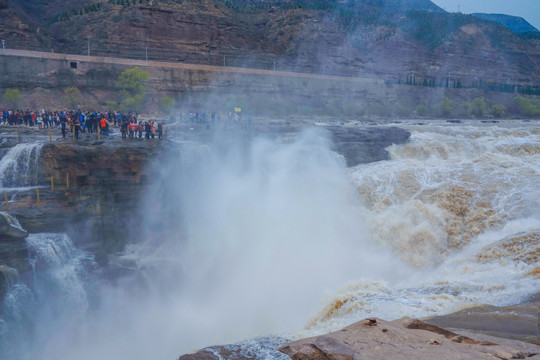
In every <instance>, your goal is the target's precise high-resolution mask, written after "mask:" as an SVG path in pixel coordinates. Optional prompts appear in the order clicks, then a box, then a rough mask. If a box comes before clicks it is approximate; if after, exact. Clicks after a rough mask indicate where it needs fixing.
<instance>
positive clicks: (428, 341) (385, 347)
mask: <svg viewBox="0 0 540 360" xmlns="http://www.w3.org/2000/svg"><path fill="white" fill-rule="evenodd" d="M473 336H474V335H473ZM473 336H471V335H468V336H465V335H462V334H458V333H455V332H452V331H449V330H446V329H442V328H440V327H438V326H435V325H432V324H429V323H426V322H423V321H420V320H415V319H410V318H403V319H400V320H395V321H392V322H388V321H384V320H381V319H366V320H363V321H360V322H358V323H356V324H353V325H351V326H348V327H346V328H344V329H342V330H340V331H337V332H334V333H331V334H328V335H323V336H318V337H313V338H308V339H304V340H299V341H295V342H292V343H290V344H288V345H285V346H283V347H281V348H280V349H279V350H280V351H281V352H283V353H285V354H287V355H289V357H290V358H291V359H293V360H338V359H339V360H349V359H351V360H352V359H355V360H359V359H370V360H377V359H415V360H422V359H426V360H427V359H430V360H431V359H440V360H444V359H448V360H451V359H452V360H453V359H457V358H459V359H470V360H473V359H475V360H481V359H525V358H534V357H537V356H539V354H540V346H537V345H533V344H527V343H523V342H520V341H514V340H506V339H498V338H495V337H490V336H487V335H482V336H481V338H480V339H475V338H474V337H473ZM499 340H502V341H499Z"/></svg>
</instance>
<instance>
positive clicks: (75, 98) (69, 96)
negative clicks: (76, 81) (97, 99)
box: [64, 86, 81, 109]
mask: <svg viewBox="0 0 540 360" xmlns="http://www.w3.org/2000/svg"><path fill="white" fill-rule="evenodd" d="M64 98H65V99H66V102H67V103H68V104H69V106H71V109H75V108H76V107H77V105H78V104H79V101H80V100H81V92H80V91H79V89H78V88H77V87H75V86H70V87H68V88H66V89H65V90H64Z"/></svg>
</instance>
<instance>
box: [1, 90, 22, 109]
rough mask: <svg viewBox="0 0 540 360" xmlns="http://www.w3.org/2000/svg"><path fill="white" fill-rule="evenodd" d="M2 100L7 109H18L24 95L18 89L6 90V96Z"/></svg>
mask: <svg viewBox="0 0 540 360" xmlns="http://www.w3.org/2000/svg"><path fill="white" fill-rule="evenodd" d="M2 100H3V101H4V104H6V105H7V107H10V108H16V107H17V106H19V104H20V102H21V100H22V95H21V92H20V91H19V90H17V89H6V91H4V95H3V96H2Z"/></svg>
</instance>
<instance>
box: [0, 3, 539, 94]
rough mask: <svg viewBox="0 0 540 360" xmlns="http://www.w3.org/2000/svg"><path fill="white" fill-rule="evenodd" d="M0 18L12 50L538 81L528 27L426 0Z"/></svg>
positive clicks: (125, 7)
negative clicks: (507, 25) (505, 24)
mask: <svg viewBox="0 0 540 360" xmlns="http://www.w3.org/2000/svg"><path fill="white" fill-rule="evenodd" d="M1 1H4V2H5V1H6V0H0V2H1ZM494 16H503V15H494ZM503 17H504V16H503ZM0 18H2V19H4V20H5V21H0V38H1V39H3V40H6V47H8V48H16V49H27V50H44V51H54V52H57V53H71V54H87V53H88V52H89V51H90V53H91V54H92V55H103V56H116V57H127V58H134V59H145V57H146V54H148V58H149V59H150V60H165V61H180V62H186V63H198V64H207V65H215V66H216V65H217V66H223V65H226V66H239V67H252V68H262V69H273V68H275V69H277V70H284V71H297V72H307V73H317V74H323V73H324V74H326V75H343V76H354V77H358V76H377V77H379V78H381V79H384V80H387V81H389V82H395V83H397V82H399V81H401V82H411V81H412V82H413V83H418V82H419V83H420V84H434V83H436V84H437V85H440V84H441V83H442V82H445V83H449V82H451V81H453V83H454V84H459V86H461V85H463V86H469V85H471V83H472V82H473V81H490V83H493V82H495V83H503V84H506V83H508V82H509V81H520V82H522V83H527V84H530V83H531V81H532V82H534V83H537V82H539V81H540V41H539V39H538V37H537V36H536V33H534V32H530V31H529V32H526V31H527V30H528V29H531V28H532V29H534V27H532V26H531V25H530V24H528V23H526V22H525V21H524V20H523V19H520V18H514V17H510V18H512V19H514V23H516V24H517V23H518V21H517V20H516V19H519V20H521V21H523V22H524V23H525V24H528V25H529V27H523V28H516V27H512V29H513V30H514V31H518V30H520V33H519V34H517V33H514V32H512V31H510V30H508V29H506V28H504V27H503V26H500V25H497V24H494V23H492V22H488V21H485V20H482V19H480V18H478V17H475V16H470V15H465V14H460V13H448V12H445V11H444V10H443V9H441V8H440V7H438V6H437V5H435V4H434V3H433V2H432V1H430V0H182V1H180V0H48V1H44V0H9V3H8V6H7V8H1V7H0ZM146 50H148V52H146ZM411 78H412V80H411ZM452 79H453V80H452ZM458 80H459V82H458ZM0 87H1V85H0Z"/></svg>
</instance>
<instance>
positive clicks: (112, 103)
mask: <svg viewBox="0 0 540 360" xmlns="http://www.w3.org/2000/svg"><path fill="white" fill-rule="evenodd" d="M105 106H106V107H107V109H109V110H116V109H117V108H118V103H117V102H116V101H112V100H106V101H105Z"/></svg>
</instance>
